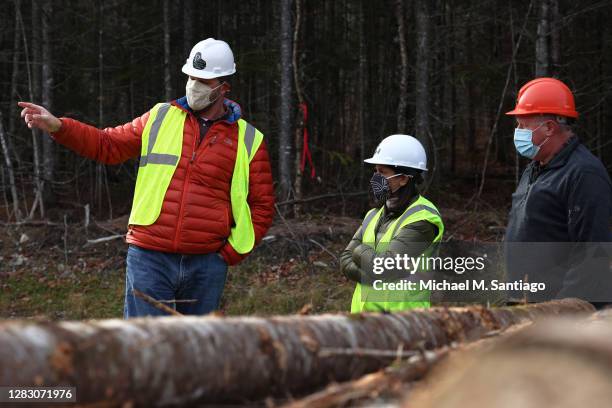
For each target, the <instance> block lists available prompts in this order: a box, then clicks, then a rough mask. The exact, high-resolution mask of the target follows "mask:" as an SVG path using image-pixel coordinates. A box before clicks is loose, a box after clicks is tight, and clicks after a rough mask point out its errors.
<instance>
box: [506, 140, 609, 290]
mask: <svg viewBox="0 0 612 408" xmlns="http://www.w3.org/2000/svg"><path fill="white" fill-rule="evenodd" d="M611 217H612V183H611V182H610V177H609V175H608V172H607V171H606V169H605V167H604V166H603V164H602V163H601V161H600V160H599V159H598V158H597V157H595V156H594V155H593V154H592V153H591V152H590V151H589V150H588V149H587V148H586V147H584V146H583V145H582V144H581V143H580V142H579V140H578V138H576V137H573V138H571V139H570V140H569V141H568V143H567V145H566V146H565V147H564V148H563V149H562V150H561V151H560V152H559V153H558V154H557V155H556V156H555V157H554V158H553V159H552V160H551V161H550V162H549V163H548V164H547V165H545V166H540V164H539V163H538V162H535V161H533V162H531V163H530V164H529V165H528V166H527V168H526V169H525V171H524V172H523V176H522V177H521V181H520V182H519V185H518V187H517V189H516V191H515V192H514V194H513V195H512V209H511V210H510V215H509V219H508V226H507V228H506V237H505V241H506V244H505V247H506V266H507V277H508V280H509V281H514V280H516V279H523V280H524V278H525V275H527V276H528V278H527V279H528V280H529V282H538V281H540V282H544V283H546V284H547V291H546V294H545V295H544V298H545V299H550V298H559V297H568V296H577V297H582V298H586V299H587V300H594V299H593V298H594V297H598V298H602V297H603V298H606V299H607V300H609V301H612V275H611V274H610V270H609V268H608V267H607V265H605V266H604V262H603V261H602V262H599V263H598V264H597V265H593V264H589V266H588V268H587V267H586V266H585V265H586V264H585V259H587V260H588V259H592V257H588V256H587V253H588V251H590V250H592V249H593V247H594V246H593V245H591V244H589V245H586V244H578V243H585V242H591V243H592V242H612V232H611V230H610V220H611ZM516 243H523V244H516ZM600 246H601V245H600ZM603 247H604V249H608V250H609V248H608V247H611V245H608V244H606V245H603ZM587 263H588V262H587ZM595 266H596V267H595ZM593 267H595V269H593ZM587 269H588V271H587ZM594 292H597V293H596V294H595V293H594ZM534 298H538V296H534ZM544 298H543V299H540V300H545V299H544ZM598 301H604V299H601V300H598Z"/></svg>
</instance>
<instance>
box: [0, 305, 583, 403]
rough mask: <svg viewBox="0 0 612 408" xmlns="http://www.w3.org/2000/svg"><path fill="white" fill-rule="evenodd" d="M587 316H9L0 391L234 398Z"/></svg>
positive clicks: (123, 398)
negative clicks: (544, 320) (551, 319)
mask: <svg viewBox="0 0 612 408" xmlns="http://www.w3.org/2000/svg"><path fill="white" fill-rule="evenodd" d="M592 312H593V308H592V306H591V305H590V304H589V303H586V302H582V301H579V300H575V299H568V300H562V301H554V302H548V303H543V304H538V305H529V306H518V307H512V308H492V309H487V308H482V307H465V308H433V309H428V310H415V311H410V312H404V313H397V314H364V315H357V316H355V315H320V316H285V317H272V318H257V317H235V318H222V317H163V318H144V319H133V320H129V321H124V320H103V321H88V322H46V323H43V322H26V321H8V322H2V323H0V384H2V385H5V386H12V385H13V386H21V387H24V386H60V385H70V386H75V387H77V398H78V401H79V402H80V403H82V404H86V403H105V404H110V405H114V404H116V405H121V404H125V403H132V404H135V405H138V406H159V405H183V406H191V405H192V404H195V403H213V402H225V401H235V402H236V401H237V402H241V401H248V400H253V399H259V398H264V397H267V396H274V395H276V396H279V395H280V396H287V395H296V394H304V393H305V392H312V391H314V390H316V389H317V388H319V387H321V386H324V385H325V384H328V383H330V382H332V381H346V380H351V379H355V378H357V377H360V376H362V375H364V374H367V373H372V372H374V371H376V370H379V369H382V368H384V367H386V366H388V365H389V363H390V362H392V361H393V358H390V356H393V353H391V354H388V353H389V352H393V351H395V350H398V349H399V350H401V353H406V354H407V355H410V356H412V357H411V358H416V359H417V360H418V358H419V355H420V356H421V357H420V358H423V357H422V356H432V355H434V356H435V355H436V354H435V353H436V352H437V353H440V352H441V350H444V347H447V348H448V347H455V345H456V344H457V343H461V342H466V341H473V340H477V339H480V338H482V337H484V336H490V335H491V333H493V334H495V333H498V332H500V331H503V330H505V329H507V328H509V327H511V326H513V325H517V324H524V323H525V322H530V321H533V320H536V319H538V318H541V317H548V316H558V315H568V314H579V313H582V314H586V313H589V314H590V313H592ZM339 350H340V351H341V350H344V351H346V352H338V351H339ZM355 350H373V351H379V353H376V352H374V353H365V352H356V351H355ZM427 350H431V351H433V354H432V353H429V354H428V353H427V352H426V351H427ZM434 350H435V351H434ZM415 352H418V353H415ZM423 361H424V362H427V361H426V360H423ZM423 361H422V362H421V363H420V366H423ZM413 364H415V366H419V363H418V362H415V360H414V359H413ZM410 375H411V374H410ZM417 377H418V376H417ZM415 378H416V377H415Z"/></svg>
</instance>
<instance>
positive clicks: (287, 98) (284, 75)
mask: <svg viewBox="0 0 612 408" xmlns="http://www.w3.org/2000/svg"><path fill="white" fill-rule="evenodd" d="M291 5H292V0H281V14H280V19H281V31H280V74H281V80H280V112H279V116H280V118H279V145H278V160H279V163H278V172H279V179H280V186H279V190H280V195H279V197H280V198H281V199H282V200H284V199H287V198H288V197H289V194H290V192H291V184H292V183H291V152H292V149H291V140H292V138H291V135H292V131H291V115H292V112H293V109H292V106H293V104H292V103H291V97H292V91H293V90H292V81H293V72H292V71H293V70H292V63H291V54H292V52H291V51H292V44H291V42H292V41H291V37H292V34H293V33H292V29H291Z"/></svg>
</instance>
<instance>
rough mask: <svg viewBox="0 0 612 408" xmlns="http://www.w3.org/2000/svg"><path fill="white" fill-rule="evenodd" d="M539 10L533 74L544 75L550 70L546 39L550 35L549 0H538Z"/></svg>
mask: <svg viewBox="0 0 612 408" xmlns="http://www.w3.org/2000/svg"><path fill="white" fill-rule="evenodd" d="M539 1H540V11H539V16H538V30H537V38H536V42H535V46H536V49H535V54H536V55H535V56H536V58H535V59H536V61H535V76H536V78H537V77H545V76H548V75H549V71H550V68H549V66H550V63H549V60H550V57H549V54H550V52H549V47H548V39H549V37H550V21H549V18H550V17H549V16H550V12H549V4H548V3H549V1H550V0H539Z"/></svg>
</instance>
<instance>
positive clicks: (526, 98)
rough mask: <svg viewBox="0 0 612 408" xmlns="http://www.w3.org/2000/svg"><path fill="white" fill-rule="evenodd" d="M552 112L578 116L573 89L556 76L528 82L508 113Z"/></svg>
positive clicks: (572, 116)
mask: <svg viewBox="0 0 612 408" xmlns="http://www.w3.org/2000/svg"><path fill="white" fill-rule="evenodd" d="M538 113H551V114H554V115H559V116H567V117H569V118H577V117H578V112H576V105H575V103H574V95H573V94H572V91H570V89H569V88H568V87H567V85H565V84H564V83H563V82H561V81H559V80H558V79H555V78H537V79H534V80H532V81H529V82H527V83H526V84H525V85H523V87H522V88H521V90H520V91H519V93H518V97H517V99H516V107H515V108H514V110H511V111H510V112H506V115H535V114H538Z"/></svg>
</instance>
